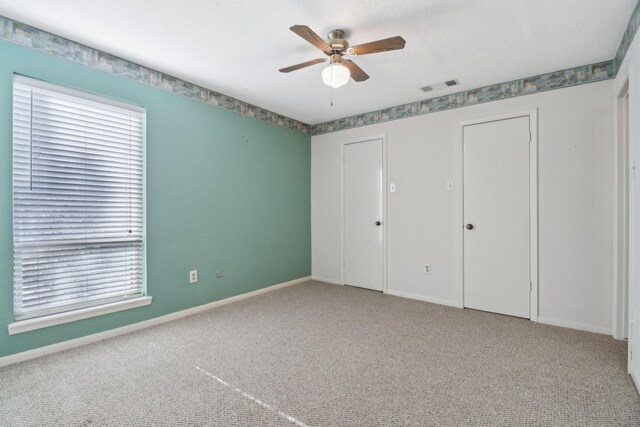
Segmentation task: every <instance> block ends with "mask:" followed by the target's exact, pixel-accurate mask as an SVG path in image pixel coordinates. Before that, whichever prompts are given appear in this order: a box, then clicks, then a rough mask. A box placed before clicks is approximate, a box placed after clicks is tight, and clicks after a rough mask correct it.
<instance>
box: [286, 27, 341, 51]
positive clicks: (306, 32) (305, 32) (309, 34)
mask: <svg viewBox="0 0 640 427" xmlns="http://www.w3.org/2000/svg"><path fill="white" fill-rule="evenodd" d="M289 29H290V30H291V31H293V32H294V33H296V34H297V35H299V36H300V37H302V38H303V39H305V40H306V41H308V42H309V43H311V44H312V45H314V46H315V47H317V48H318V49H320V50H321V51H323V52H324V53H331V50H332V49H331V46H329V44H328V43H327V42H326V41H324V40H323V39H322V37H320V36H319V35H317V34H316V33H314V32H313V30H312V29H311V28H309V27H307V26H306V25H294V26H293V27H291V28H289Z"/></svg>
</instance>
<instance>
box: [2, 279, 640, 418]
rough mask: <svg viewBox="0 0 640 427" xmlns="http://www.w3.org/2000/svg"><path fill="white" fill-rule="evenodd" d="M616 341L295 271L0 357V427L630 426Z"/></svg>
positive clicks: (633, 406)
mask: <svg viewBox="0 0 640 427" xmlns="http://www.w3.org/2000/svg"><path fill="white" fill-rule="evenodd" d="M625 364H626V344H625V343H624V342H620V341H615V340H613V339H611V338H610V337H607V336H604V335H597V334H591V333H586V332H579V331H573V330H569V329H563V328H557V327H552V326H545V325H539V324H536V323H533V322H529V321H527V320H521V319H515V318H510V317H505V316H499V315H494V314H489V313H483V312H477V311H471V310H459V309H454V308H447V307H442V306H438V305H433V304H428V303H424V302H419V301H412V300H407V299H402V298H397V297H392V296H387V295H382V294H380V293H376V292H371V291H366V290H361V289H355V288H350V287H340V286H335V285H328V284H322V283H318V282H310V283H307V284H303V285H298V286H293V287H290V288H286V289H282V290H279V291H275V292H272V293H269V294H266V295H263V296H259V297H256V298H252V299H249V300H245V301H242V302H239V303H235V304H231V305H228V306H224V307H220V308H217V309H214V310H212V311H209V312H206V313H202V314H199V315H195V316H192V317H189V318H185V319H181V320H178V321H175V322H172V323H168V324H164V325H160V326H157V327H154V328H150V329H146V330H143V331H139V332H136V333H133V334H129V335H126V336H121V337H117V338H113V339H109V340H106V341H102V342H100V343H96V344H92V345H88V346H85V347H81V348H78V349H74V350H70V351H66V352H63V353H58V354H55V355H51V356H47V357H43V358H40V359H36V360H32V361H29V362H25V363H20V364H16V365H13V366H9V367H5V368H2V369H0V426H209V425H221V426H233V425H239V426H245V425H246V426H270V425H283V426H295V425H298V426H305V425H306V426H321V425H324V426H356V425H362V426H376V425H384V426H387V425H389V426H390V425H403V426H409V425H415V426H471V425H479V426H499V425H504V426H517V425H523V426H552V425H562V426H565V425H575V426H615V425H620V426H637V425H640V399H639V397H638V394H637V392H636V390H635V389H634V386H633V384H632V382H631V380H630V378H629V376H628V375H627V374H626V373H625Z"/></svg>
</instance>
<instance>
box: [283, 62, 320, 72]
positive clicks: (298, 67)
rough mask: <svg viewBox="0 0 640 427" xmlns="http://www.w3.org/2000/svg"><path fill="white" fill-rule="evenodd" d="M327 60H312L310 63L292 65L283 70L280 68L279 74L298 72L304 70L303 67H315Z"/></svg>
mask: <svg viewBox="0 0 640 427" xmlns="http://www.w3.org/2000/svg"><path fill="white" fill-rule="evenodd" d="M326 61H327V59H326V58H320V59H313V60H311V61H307V62H303V63H301V64H296V65H292V66H290V67H284V68H280V70H279V71H280V72H281V73H290V72H292V71H296V70H299V69H300V68H305V67H309V66H311V65H316V64H320V63H322V62H326Z"/></svg>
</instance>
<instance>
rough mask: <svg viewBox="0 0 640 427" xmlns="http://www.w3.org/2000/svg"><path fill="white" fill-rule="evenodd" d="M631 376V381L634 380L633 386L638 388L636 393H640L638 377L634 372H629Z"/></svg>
mask: <svg viewBox="0 0 640 427" xmlns="http://www.w3.org/2000/svg"><path fill="white" fill-rule="evenodd" d="M629 375H631V379H632V380H633V384H634V385H635V386H636V391H637V392H639V393H640V382H638V380H637V379H636V376H635V375H634V374H633V372H632V371H629Z"/></svg>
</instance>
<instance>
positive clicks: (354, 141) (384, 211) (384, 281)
mask: <svg viewBox="0 0 640 427" xmlns="http://www.w3.org/2000/svg"><path fill="white" fill-rule="evenodd" d="M376 139H381V140H382V227H383V228H382V292H383V293H385V294H386V293H387V289H388V284H387V278H388V274H387V240H388V235H389V231H388V230H389V227H388V225H389V224H388V220H387V218H388V215H387V190H388V184H387V134H386V133H380V134H376V135H370V136H367V137H362V138H356V139H349V140H345V141H342V142H341V143H340V243H341V244H340V251H341V253H340V283H341V284H343V285H344V146H345V145H349V144H357V143H359V142H367V141H373V140H376Z"/></svg>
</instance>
